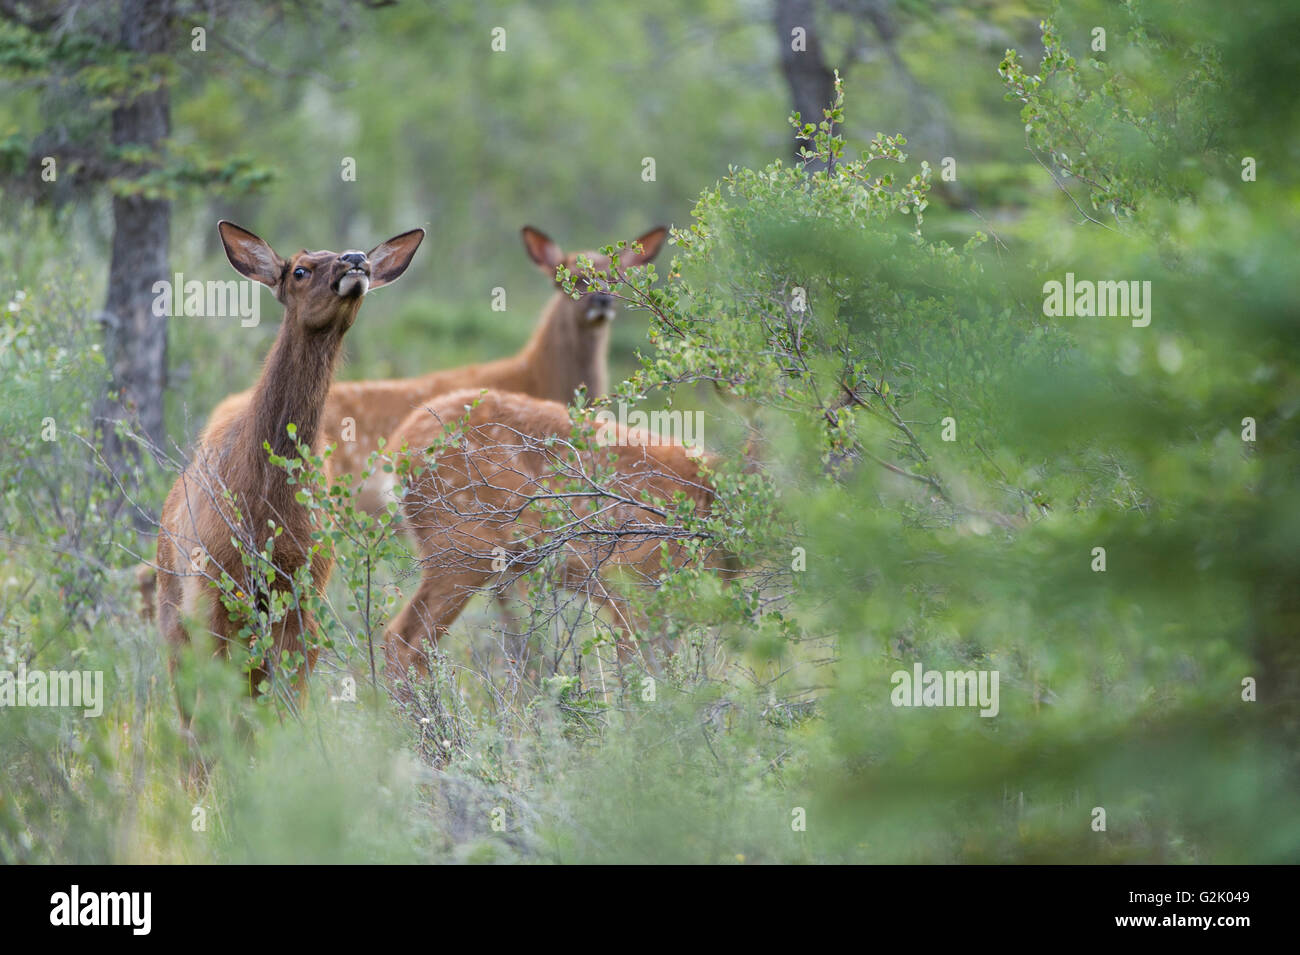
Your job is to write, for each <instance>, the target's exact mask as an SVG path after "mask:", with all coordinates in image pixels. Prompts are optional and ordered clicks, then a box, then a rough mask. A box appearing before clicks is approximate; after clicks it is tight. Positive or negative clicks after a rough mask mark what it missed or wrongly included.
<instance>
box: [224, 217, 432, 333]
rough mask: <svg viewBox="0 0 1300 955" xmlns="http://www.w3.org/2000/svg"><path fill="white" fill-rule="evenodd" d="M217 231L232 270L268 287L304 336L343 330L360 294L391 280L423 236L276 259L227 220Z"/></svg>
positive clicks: (408, 235) (415, 232) (287, 318)
mask: <svg viewBox="0 0 1300 955" xmlns="http://www.w3.org/2000/svg"><path fill="white" fill-rule="evenodd" d="M217 231H218V232H220V233H221V243H222V245H224V246H225V248H226V257H227V258H228V259H230V264H231V265H233V266H234V267H235V271H237V272H239V274H241V275H243V276H245V277H246V278H250V279H253V280H254V281H255V282H261V283H262V284H263V285H265V286H267V287H268V288H270V289H271V291H272V292H274V293H275V297H276V299H277V300H278V301H279V302H280V304H281V305H283V306H284V314H285V321H286V322H293V323H296V325H297V326H299V327H301V328H302V329H303V330H304V331H308V332H323V331H337V332H339V333H342V332H345V331H347V330H348V329H349V328H350V327H351V326H352V323H353V321H355V320H356V317H357V310H358V309H359V308H360V307H361V299H362V298H363V297H364V296H365V294H366V292H368V291H372V290H373V289H377V288H380V287H381V286H384V285H388V284H389V283H390V282H395V281H397V279H398V277H399V276H400V275H401V274H402V273H403V272H405V271H406V267H407V266H408V265H410V264H411V258H412V257H413V256H414V255H415V250H416V249H418V248H419V247H420V241H421V240H422V239H423V238H424V230H423V229H412V230H411V231H410V232H403V233H402V234H401V235H399V236H395V237H394V238H391V239H389V240H388V241H387V242H381V243H380V244H379V245H377V246H375V247H374V248H373V249H371V250H370V251H369V252H361V251H358V250H356V249H350V250H349V251H347V252H324V251H323V252H308V251H306V250H303V251H302V252H299V253H297V254H296V255H293V256H291V257H290V258H288V259H282V258H281V257H280V256H278V255H277V254H276V253H275V250H274V249H272V248H271V247H270V246H269V245H267V244H266V243H265V242H264V241H262V240H261V239H259V238H258V237H257V236H255V235H254V234H253V233H251V232H249V231H248V230H247V229H241V228H240V227H239V226H237V225H235V224H234V223H233V222H226V221H225V220H222V221H221V222H219V223H218V224H217Z"/></svg>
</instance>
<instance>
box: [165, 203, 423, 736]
mask: <svg viewBox="0 0 1300 955" xmlns="http://www.w3.org/2000/svg"><path fill="white" fill-rule="evenodd" d="M220 231H221V237H222V242H223V243H224V245H225V248H226V254H227V256H228V257H229V258H230V261H231V264H232V265H234V267H235V268H236V269H237V270H238V271H239V272H241V273H242V274H243V275H245V276H247V277H248V278H250V279H253V280H255V281H258V282H262V283H263V284H265V285H268V286H270V287H271V289H272V290H273V291H274V292H275V294H276V298H277V299H278V300H279V301H280V302H281V303H282V304H283V305H284V306H285V314H284V320H283V322H282V324H281V327H280V331H279V333H278V334H277V336H276V339H275V344H274V345H273V346H272V347H271V351H270V353H269V355H268V356H267V359H266V362H265V364H264V365H263V368H262V373H261V375H260V376H259V378H258V381H257V384H256V385H255V386H254V387H253V389H252V390H251V392H250V393H249V399H248V401H247V402H245V403H244V404H243V405H242V406H238V407H234V406H232V407H230V408H228V409H226V410H225V411H224V412H223V413H221V414H214V415H213V417H212V419H211V420H210V421H209V422H208V425H207V427H206V428H205V429H204V430H203V433H202V434H201V435H200V437H199V440H198V443H197V446H196V448H195V452H194V455H193V458H192V459H191V461H190V463H189V465H188V466H187V467H186V468H185V470H184V472H183V473H182V474H181V476H180V477H179V478H178V479H177V481H176V483H175V484H174V485H173V486H172V489H171V492H170V493H169V494H168V495H167V500H166V502H165V503H164V505H163V511H162V518H161V521H160V524H161V528H160V531H159V535H158V558H157V563H158V570H159V573H158V578H157V587H156V590H157V597H156V599H157V618H158V625H159V628H160V630H161V631H162V635H163V637H164V639H165V640H166V642H167V644H168V645H169V647H170V648H171V650H172V657H171V662H172V665H173V666H175V664H176V662H177V654H178V651H179V650H180V648H181V647H183V646H184V645H185V644H187V643H188V642H189V634H188V633H187V631H186V628H185V624H186V621H187V620H195V621H200V622H201V624H202V626H204V627H205V628H206V629H208V630H209V631H210V632H211V633H212V634H213V635H214V636H215V637H216V639H217V648H218V651H219V652H221V653H226V652H228V650H229V641H230V640H231V639H232V638H233V637H234V636H235V634H236V632H237V631H238V629H239V624H238V622H236V621H234V620H232V619H231V617H230V614H229V613H228V612H227V611H226V609H225V607H224V606H223V605H222V603H221V600H220V599H219V596H218V592H217V588H216V586H215V582H216V581H219V580H220V579H221V575H222V572H223V571H224V572H225V573H228V574H229V575H230V576H231V577H232V578H233V579H234V580H235V582H236V585H237V586H238V587H240V588H241V589H242V590H244V591H245V592H246V593H248V594H253V593H255V592H256V591H255V589H254V587H253V585H252V584H251V583H250V582H249V579H248V577H249V575H248V571H247V570H246V568H245V567H244V564H243V562H242V560H241V558H240V552H239V549H238V548H237V547H236V545H235V544H234V542H233V541H232V538H236V539H238V540H240V541H241V542H242V543H243V545H244V547H245V551H246V552H249V551H252V552H256V551H259V550H261V548H262V546H263V544H264V543H265V541H266V538H267V537H268V536H269V535H270V533H271V529H270V526H269V525H268V522H274V524H275V525H276V526H277V527H279V528H282V529H283V530H282V533H281V534H280V536H279V537H277V538H276V539H275V544H274V550H273V561H272V564H273V566H272V569H271V575H272V589H274V590H286V589H288V587H289V585H290V582H291V578H292V577H293V575H294V573H295V572H297V571H298V570H299V568H301V567H302V566H303V565H304V564H306V563H308V562H309V561H310V563H311V568H310V569H311V573H312V579H313V583H314V586H316V587H317V588H323V587H324V584H325V581H326V579H327V578H328V575H329V570H330V559H329V557H328V555H327V554H326V553H325V552H323V551H317V552H316V553H315V554H314V555H313V554H312V541H311V533H312V530H313V529H314V528H313V524H312V518H311V514H310V512H309V510H308V509H307V508H306V507H305V506H303V505H302V504H300V503H298V501H297V500H296V499H295V497H294V491H295V488H294V487H293V486H291V485H290V484H289V483H288V481H287V474H286V472H285V471H284V470H283V469H281V468H279V467H277V466H275V465H273V464H271V463H270V461H269V460H268V455H267V452H266V450H265V447H264V445H266V444H269V445H270V447H271V449H272V451H274V452H275V453H276V454H279V455H283V456H285V457H289V458H293V457H297V451H296V447H295V445H296V443H297V442H301V443H303V444H306V445H308V446H310V447H312V448H313V449H318V448H319V446H320V445H321V443H322V434H321V428H320V424H321V415H322V411H323V408H324V404H325V396H326V393H327V392H328V390H329V384H330V379H331V377H332V375H333V372H334V366H335V363H336V362H337V360H338V356H339V351H340V347H341V345H342V341H343V335H344V333H346V332H347V330H348V329H349V328H350V327H351V325H352V323H353V321H354V320H355V319H356V316H357V311H358V309H359V308H360V306H361V300H362V297H363V296H364V295H365V294H366V293H367V291H368V290H371V289H374V288H378V287H380V286H382V285H385V284H387V283H389V282H392V281H394V280H396V278H397V277H398V276H400V275H401V274H402V272H403V271H405V269H406V266H407V265H408V264H409V263H410V260H411V256H412V255H414V253H415V250H416V248H418V247H419V244H420V240H421V239H422V238H423V236H424V233H423V231H422V230H419V229H417V230H414V231H412V232H408V233H405V234H403V235H401V236H398V237H396V238H394V239H391V240H389V241H388V242H386V243H383V244H382V245H380V246H378V247H376V248H375V249H374V250H372V251H371V252H370V253H369V254H367V253H363V252H359V251H351V252H344V253H341V254H339V253H334V252H305V251H304V252H299V253H298V254H297V255H295V256H293V257H292V258H291V259H289V260H288V261H286V260H284V259H281V258H280V257H279V256H278V255H276V254H275V252H274V251H273V250H272V249H271V248H270V246H268V245H267V244H266V243H265V242H263V241H262V240H261V239H259V238H257V236H255V235H253V234H252V233H250V232H247V231H245V230H243V229H240V228H239V227H238V226H234V225H232V224H230V223H228V222H222V223H221V225H220ZM291 423H292V424H293V425H295V427H296V436H295V437H294V438H291V437H290V435H289V433H288V425H289V424H291ZM313 628H314V623H313V621H312V620H311V619H310V616H309V615H308V614H307V613H306V612H305V611H304V610H302V609H301V608H292V609H291V610H290V612H289V613H288V614H287V616H286V617H285V619H284V620H282V621H281V622H280V623H279V624H278V625H277V626H276V628H275V631H274V634H273V638H274V650H273V653H272V659H278V658H279V655H280V654H281V653H283V652H285V651H291V650H303V649H304V641H303V636H304V634H306V633H308V632H310V631H312V629H313ZM313 662H314V655H313V654H312V653H310V652H309V653H308V654H307V667H308V669H310V666H311V664H312V663H313ZM264 675H266V674H265V673H264V672H262V671H255V672H254V673H253V674H252V679H251V686H252V687H253V688H255V687H256V686H257V685H258V683H259V682H260V681H261V678H262V677H263V676H264ZM182 709H184V707H182ZM183 715H186V716H188V714H183Z"/></svg>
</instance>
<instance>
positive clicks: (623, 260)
mask: <svg viewBox="0 0 1300 955" xmlns="http://www.w3.org/2000/svg"><path fill="white" fill-rule="evenodd" d="M666 238H668V230H667V229H665V228H664V227H663V226H655V227H654V228H653V229H651V230H650V231H649V232H647V233H646V234H645V235H643V236H641V238H639V239H637V240H636V241H635V242H633V243H632V248H631V249H630V250H629V251H628V252H625V253H624V254H623V255H620V256H619V257H618V264H619V265H621V266H622V267H623V268H625V269H627V268H631V267H632V266H634V265H645V264H646V263H647V262H649V261H650V260H651V259H653V258H654V257H655V256H656V255H658V254H659V250H660V249H661V248H663V244H664V239H666ZM638 244H639V245H640V246H641V251H640V252H638V251H636V246H637V245H638Z"/></svg>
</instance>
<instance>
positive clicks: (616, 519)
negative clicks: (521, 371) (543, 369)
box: [384, 390, 737, 681]
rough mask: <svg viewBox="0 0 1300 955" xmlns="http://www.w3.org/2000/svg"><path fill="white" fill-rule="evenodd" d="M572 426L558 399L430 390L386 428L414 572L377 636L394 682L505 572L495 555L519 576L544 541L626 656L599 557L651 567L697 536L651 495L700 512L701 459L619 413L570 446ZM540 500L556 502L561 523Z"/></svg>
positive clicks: (420, 663)
mask: <svg viewBox="0 0 1300 955" xmlns="http://www.w3.org/2000/svg"><path fill="white" fill-rule="evenodd" d="M573 429H574V422H573V420H572V419H571V418H570V412H569V409H568V408H567V407H565V406H564V405H562V404H560V403H558V402H555V401H543V400H541V399H538V398H533V397H531V396H528V395H521V394H513V393H508V392H500V391H474V390H466V391H459V392H454V393H452V394H450V395H444V396H441V397H438V398H435V399H434V400H432V401H430V402H429V403H428V404H427V405H426V407H424V408H420V409H417V410H416V411H414V412H412V413H411V414H410V415H409V416H408V417H407V418H406V420H405V421H404V422H402V424H401V426H400V427H399V428H398V429H397V430H396V432H394V434H393V445H394V447H395V448H399V449H400V448H405V449H406V450H405V451H404V452H401V453H404V454H405V455H406V460H407V462H408V463H409V465H410V469H409V480H408V481H407V487H406V490H405V492H404V494H403V497H402V513H403V517H404V519H405V520H404V526H405V527H406V528H407V530H408V532H409V533H410V535H411V537H412V538H413V540H414V543H415V545H416V549H417V552H418V554H419V557H420V564H421V577H420V582H419V585H418V587H417V589H416V592H415V594H414V596H413V597H412V598H411V600H410V601H409V602H408V603H407V604H406V606H405V607H403V609H402V610H401V611H400V612H399V613H398V614H397V616H395V617H394V618H393V620H392V621H391V622H390V623H389V626H388V629H387V632H386V634H385V638H384V648H385V649H384V652H385V658H386V661H387V672H388V673H389V675H390V680H394V681H400V680H401V679H402V678H403V677H404V676H405V675H406V673H407V672H408V669H409V668H410V667H411V666H412V665H414V666H415V667H416V668H417V669H418V670H419V671H420V672H421V673H423V672H426V670H427V664H428V661H427V659H426V655H425V652H424V649H423V646H424V643H425V641H426V640H428V641H430V642H432V643H435V644H436V643H437V642H438V640H439V639H440V638H441V637H442V636H443V635H444V634H445V633H446V632H447V629H448V628H449V627H450V626H451V624H452V623H453V622H454V621H455V620H456V618H457V617H458V616H459V615H460V612H461V610H462V609H463V608H464V606H465V604H466V603H467V602H468V601H469V599H470V598H471V597H472V596H473V595H474V594H475V593H476V592H479V591H481V590H482V589H484V587H485V586H486V585H488V584H489V582H491V581H493V580H494V578H496V579H497V580H498V581H500V580H501V579H502V578H504V577H506V576H507V573H503V572H502V566H503V564H504V565H506V567H507V568H508V571H511V570H512V571H513V572H514V573H515V574H516V575H518V574H519V573H522V572H525V571H527V570H529V569H531V568H532V567H533V566H536V564H537V563H538V562H539V561H540V560H541V559H542V558H543V557H544V556H545V555H547V554H548V553H558V555H559V562H560V585H561V586H562V587H564V588H565V589H567V590H575V591H580V592H583V593H585V594H586V595H587V596H588V597H589V598H590V599H591V600H592V602H593V603H594V604H595V606H596V608H597V609H607V610H608V611H609V613H610V615H611V616H612V618H613V626H614V629H615V632H616V634H617V637H616V647H617V650H618V654H619V658H620V660H627V659H628V658H629V656H630V655H631V653H632V652H633V643H632V639H631V638H632V630H633V625H632V624H633V621H632V618H631V616H630V612H629V608H628V605H627V601H626V600H625V599H624V598H623V597H621V596H620V595H618V594H617V593H615V592H614V591H612V590H611V589H610V588H608V587H607V586H606V585H605V584H604V582H603V581H602V574H603V572H604V569H605V568H606V567H607V566H608V565H611V564H616V565H619V566H621V567H623V568H626V569H629V570H633V571H636V572H639V573H641V574H643V575H645V576H646V577H649V578H651V579H653V578H654V577H655V576H656V575H657V574H658V573H659V572H660V570H661V569H662V565H661V545H663V544H664V543H665V542H667V545H668V548H669V551H670V554H671V557H672V559H673V560H674V561H675V562H676V561H679V560H680V559H681V557H682V556H683V543H684V541H685V540H687V539H689V538H693V537H699V536H701V535H699V534H698V533H695V532H692V531H688V530H686V529H685V528H683V527H681V526H680V525H674V524H672V523H670V514H669V511H668V509H666V508H665V507H664V506H663V505H662V504H661V503H653V500H654V499H658V500H660V501H671V500H672V499H673V498H674V497H675V496H676V495H678V494H682V495H685V497H686V498H688V499H690V501H692V502H694V506H695V508H696V509H697V511H699V512H704V511H706V510H707V509H708V507H709V506H710V504H711V503H712V501H713V497H714V490H713V487H712V486H711V485H710V483H709V481H708V479H707V477H706V475H705V473H704V472H705V468H706V467H707V466H708V465H709V463H710V462H709V461H708V459H706V458H704V457H702V456H693V455H692V453H691V452H689V451H688V449H687V448H685V447H683V446H682V445H680V444H676V443H664V442H663V441H662V439H660V438H658V436H655V435H651V434H649V433H647V432H644V431H641V430H640V429H631V428H625V427H623V426H621V425H619V424H617V423H616V422H598V423H597V424H596V425H595V428H594V431H593V432H592V434H591V435H590V437H591V438H592V439H593V440H590V441H586V442H578V443H576V444H575V443H570V438H571V436H572V435H573V433H574V430H573ZM440 437H442V438H443V439H444V440H443V441H442V442H440V441H439V438H440ZM593 444H594V445H595V447H592V445H593ZM579 445H581V446H582V449H581V450H579ZM431 446H432V450H431V451H430V458H429V459H426V457H425V451H426V449H430V448H431ZM611 453H612V455H613V459H612V471H610V470H608V465H607V463H606V459H607V456H608V455H610V454H611ZM426 463H427V465H428V466H427V467H426ZM602 467H605V468H606V473H604V474H601V469H602ZM647 494H649V495H650V496H651V499H650V500H648V499H647V498H646V495H647ZM535 502H543V503H544V506H546V507H549V508H551V509H552V514H553V515H554V518H555V520H558V523H559V525H560V527H559V529H558V530H557V529H556V528H555V526H554V523H555V520H548V521H543V518H542V515H541V514H539V512H538V510H537V509H536V508H535V507H533V506H531V505H533V504H534V503H535ZM544 524H545V525H546V526H545V527H544ZM503 554H504V555H507V556H505V557H502V555H503ZM706 556H707V557H708V560H706V565H707V566H713V567H715V568H717V569H727V570H732V571H734V570H736V569H737V568H735V567H734V561H732V559H731V558H730V557H729V556H728V555H726V554H723V553H721V551H719V550H717V549H716V548H715V549H714V550H712V551H710V552H708V553H707V554H706ZM508 571H507V572H508Z"/></svg>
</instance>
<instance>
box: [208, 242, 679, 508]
mask: <svg viewBox="0 0 1300 955" xmlns="http://www.w3.org/2000/svg"><path fill="white" fill-rule="evenodd" d="M666 236H667V231H666V230H665V229H662V228H657V229H654V230H652V231H650V232H648V233H646V234H645V235H643V236H642V237H641V238H640V239H638V240H636V241H637V243H638V244H639V246H640V249H639V251H638V250H635V249H634V250H633V251H629V252H626V253H624V254H623V255H622V256H621V257H620V259H621V261H620V267H631V266H636V265H640V264H642V263H645V262H648V261H650V260H651V259H652V258H654V256H655V255H656V254H657V253H658V251H659V249H660V247H661V246H662V244H663V240H664V238H665V237H666ZM523 239H524V247H525V249H526V250H527V251H528V254H529V256H530V257H531V258H532V259H533V261H534V262H536V263H537V265H538V267H539V268H540V269H541V270H542V271H543V272H544V273H545V274H546V275H547V276H548V278H550V279H551V280H552V281H555V271H556V268H557V267H559V266H561V265H564V266H566V267H567V268H568V269H569V270H570V271H571V272H573V273H575V275H576V274H577V272H578V261H579V259H580V258H585V259H587V260H588V261H590V262H591V263H592V266H593V268H595V269H599V270H606V269H608V268H609V265H610V260H609V258H608V257H607V256H603V255H600V254H599V253H596V252H580V253H570V254H568V255H565V254H564V253H563V252H562V251H561V250H560V247H559V246H558V245H556V244H555V243H554V242H553V241H551V239H549V238H548V237H547V236H546V235H545V234H544V233H542V232H540V231H538V230H537V229H533V228H531V227H525V228H524V229H523ZM578 284H579V285H581V284H582V283H581V282H579V283H578ZM614 314H615V309H614V300H613V298H612V297H611V296H610V295H609V294H607V293H606V292H603V291H584V294H583V295H581V296H580V297H579V298H577V299H574V298H571V297H570V296H569V295H568V294H566V293H565V292H563V291H562V290H561V291H556V293H555V294H554V295H552V296H551V299H550V301H549V302H548V303H547V305H546V307H545V309H543V311H542V315H541V318H540V319H539V320H538V323H537V328H536V330H535V331H534V332H533V335H532V337H531V338H530V339H529V341H528V343H527V344H526V345H525V346H524V347H523V349H521V350H520V351H519V352H518V353H517V354H515V355H511V356H509V357H507V358H500V359H497V360H496V361H490V362H484V363H482V364H475V365H464V366H462V367H459V368H450V369H446V370H443V371H435V372H432V373H431V374H427V375H420V376H417V377H414V378H390V379H374V380H370V381H336V382H334V384H333V386H332V387H331V388H330V391H329V395H328V397H327V398H326V401H325V408H324V414H323V417H322V419H321V433H322V434H323V435H324V436H325V441H326V442H327V443H330V444H333V445H335V450H334V454H333V456H332V457H331V459H330V467H331V470H332V472H333V473H334V475H335V476H342V475H344V474H350V475H352V481H353V487H354V488H359V491H358V494H357V499H356V503H357V506H358V507H360V508H362V509H364V510H366V511H369V512H370V513H372V514H373V513H376V512H377V511H378V510H379V509H380V508H381V507H382V506H383V504H384V498H383V495H382V486H383V481H382V479H381V478H380V477H379V476H378V475H373V476H372V477H371V479H370V481H368V482H367V483H366V484H365V485H361V484H360V483H359V482H360V481H361V475H362V473H363V472H364V470H365V465H366V461H367V459H368V458H369V456H370V453H371V452H372V451H375V450H377V449H378V447H379V441H380V440H381V439H385V440H386V439H388V438H389V436H390V435H391V434H392V433H393V432H394V431H395V430H396V429H397V426H398V425H400V424H401V423H402V421H403V420H404V419H405V418H406V416H407V415H409V414H410V413H411V412H412V411H413V410H414V409H416V408H418V407H420V404H421V403H422V402H424V401H427V400H429V399H430V398H432V397H434V396H435V395H441V394H448V393H450V392H452V391H457V390H459V389H462V388H476V389H478V388H490V389H496V390H501V391H512V392H520V393H522V394H526V395H532V396H534V397H537V398H545V399H548V400H551V401H558V402H560V403H562V404H567V403H568V402H569V401H571V400H572V399H573V393H574V391H575V390H577V389H578V388H583V387H585V388H586V389H587V394H588V395H590V396H592V397H598V396H600V395H603V394H605V392H606V391H607V390H608V388H609V371H608V364H609V329H610V321H611V320H612V319H613V317H614ZM251 399H252V391H251V390H249V391H245V392H241V393H239V394H237V395H231V396H230V397H229V398H227V399H226V400H225V401H223V402H222V403H221V404H220V405H218V406H217V408H216V410H215V411H214V412H213V417H214V418H218V417H221V416H224V415H229V414H232V413H237V412H238V410H239V409H241V408H243V407H246V406H247V404H248V402H249V401H250V400H251ZM388 446H389V447H390V448H391V447H392V442H391V441H389V442H388Z"/></svg>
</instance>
